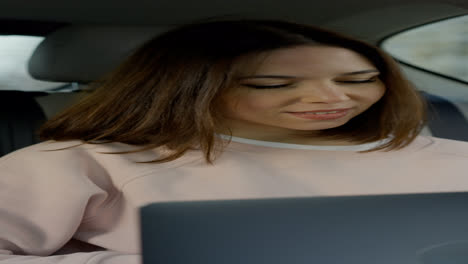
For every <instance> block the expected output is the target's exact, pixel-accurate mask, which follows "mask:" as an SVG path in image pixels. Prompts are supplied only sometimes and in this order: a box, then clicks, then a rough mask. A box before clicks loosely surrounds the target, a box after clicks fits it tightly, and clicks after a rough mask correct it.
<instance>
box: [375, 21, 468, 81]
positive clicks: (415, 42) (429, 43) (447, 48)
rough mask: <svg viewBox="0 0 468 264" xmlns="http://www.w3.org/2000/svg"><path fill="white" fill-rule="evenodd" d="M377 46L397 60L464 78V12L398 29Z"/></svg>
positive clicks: (467, 27) (467, 65)
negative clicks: (451, 16)
mask: <svg viewBox="0 0 468 264" xmlns="http://www.w3.org/2000/svg"><path fill="white" fill-rule="evenodd" d="M381 47H382V48H383V49H384V50H386V51H387V52H389V53H390V54H391V55H392V56H393V57H394V58H395V59H397V60H399V61H400V62H403V63H405V64H409V65H411V66H415V67H418V68H421V69H424V70H428V71H431V72H434V73H438V74H441V75H444V76H446V77H450V78H453V79H457V80H459V81H462V82H468V15H465V16H461V17H455V18H451V19H447V20H443V21H438V22H435V23H430V24H426V25H424V26H420V27H417V28H413V29H410V30H407V31H404V32H401V33H398V34H396V35H393V36H391V37H389V38H387V39H386V40H384V41H383V42H382V45H381Z"/></svg>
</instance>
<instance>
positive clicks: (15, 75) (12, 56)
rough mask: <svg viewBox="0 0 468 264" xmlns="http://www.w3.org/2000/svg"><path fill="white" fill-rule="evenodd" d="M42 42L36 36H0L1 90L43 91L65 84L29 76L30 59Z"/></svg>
mask: <svg viewBox="0 0 468 264" xmlns="http://www.w3.org/2000/svg"><path fill="white" fill-rule="evenodd" d="M42 40H43V37H36V36H16V35H7V36H0V57H1V58H2V59H1V60H0V90H17V91H43V90H48V89H53V88H55V87H58V86H61V85H63V84H64V83H58V82H44V81H38V80H35V79H33V78H32V77H31V76H30V75H29V73H28V71H27V65H28V60H29V57H30V56H31V55H32V53H33V51H34V49H35V48H36V46H37V45H39V43H40V42H41V41H42Z"/></svg>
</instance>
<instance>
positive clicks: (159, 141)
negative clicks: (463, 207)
mask: <svg viewBox="0 0 468 264" xmlns="http://www.w3.org/2000/svg"><path fill="white" fill-rule="evenodd" d="M95 85H96V86H97V89H96V90H95V91H94V92H93V93H92V94H90V95H89V96H88V97H87V98H85V99H83V100H81V101H80V102H78V103H76V104H75V105H73V106H72V107H70V108H69V109H67V110H65V111H63V112H62V113H61V114H59V115H57V116H56V117H55V118H52V119H51V120H49V121H48V122H47V123H46V124H45V125H44V126H43V127H42V128H41V130H40V136H41V138H42V139H43V140H45V142H43V143H40V144H36V145H33V146H30V147H27V148H23V149H21V150H18V151H16V152H13V153H11V154H9V155H7V156H5V157H3V158H2V159H1V160H0V169H1V170H0V171H1V177H0V179H1V185H0V186H2V187H3V188H2V192H1V199H0V210H1V211H2V213H1V214H0V249H1V251H0V252H2V254H3V255H0V260H1V259H5V260H7V261H8V260H11V261H12V263H13V262H14V263H106V264H109V263H139V262H140V255H139V253H140V250H141V246H140V241H139V232H140V230H139V224H138V223H139V219H138V208H139V207H141V206H143V205H146V204H148V203H152V202H157V201H179V200H209V199H240V198H265V197H291V196H327V195H358V194H383V193H407V192H440V191H457V190H467V189H468V180H466V179H465V178H463V177H462V176H463V175H462V173H461V172H463V171H466V169H467V166H466V165H465V164H466V158H467V157H468V144H466V143H464V142H457V141H452V140H446V139H438V138H431V137H423V136H419V135H418V134H419V132H420V131H421V129H422V128H423V126H424V125H425V123H426V110H425V108H426V104H425V102H424V100H423V99H422V98H421V96H420V95H419V93H418V92H417V91H416V90H415V89H414V88H413V87H412V86H411V85H410V84H409V82H408V81H407V80H406V79H405V78H404V77H403V76H402V74H401V73H400V71H399V69H398V66H397V64H396V63H395V62H394V61H393V60H392V58H391V57H390V56H388V55H387V54H386V53H384V52H383V51H381V50H380V49H379V48H377V47H374V46H371V45H369V44H366V43H364V42H361V41H358V40H355V39H352V38H349V37H346V36H342V35H341V34H337V33H333V32H329V31H327V30H323V29H319V28H315V27H312V26H308V25H302V24H297V23H293V22H288V21H277V20H247V19H244V20H241V19H239V20H218V21H216V20H214V21H203V22H198V23H192V24H188V25H185V26H181V27H178V28H176V29H173V30H171V31H169V32H166V33H165V34H162V35H160V36H158V37H156V38H154V39H153V40H151V41H149V42H148V43H146V44H145V45H143V46H142V47H141V48H140V49H139V50H137V51H136V52H135V53H134V54H133V55H132V56H131V57H130V58H128V60H127V61H126V62H124V63H123V64H122V65H121V66H120V67H119V68H117V69H116V70H115V71H114V72H112V73H111V74H109V75H108V76H106V77H105V78H103V79H102V80H100V81H98V82H96V84H95ZM72 253H74V254H72ZM33 256H34V257H33ZM7 263H8V262H7Z"/></svg>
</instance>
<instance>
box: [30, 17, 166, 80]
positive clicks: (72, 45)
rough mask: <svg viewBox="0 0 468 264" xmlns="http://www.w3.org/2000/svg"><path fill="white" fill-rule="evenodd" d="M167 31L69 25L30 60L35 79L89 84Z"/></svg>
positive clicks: (145, 28)
mask: <svg viewBox="0 0 468 264" xmlns="http://www.w3.org/2000/svg"><path fill="white" fill-rule="evenodd" d="M165 31H167V29H166V28H156V27H117V26H68V27H63V28H60V29H59V30H57V31H55V32H53V33H51V34H49V35H48V36H47V37H46V38H45V39H44V41H42V42H41V43H40V44H39V46H38V47H37V48H36V50H35V51H34V53H33V55H32V57H31V59H30V61H29V65H28V67H29V69H28V70H29V73H30V74H31V76H32V77H34V78H35V79H38V80H44V81H57V82H79V83H88V82H90V81H93V80H96V79H98V78H100V77H101V76H102V75H104V74H106V73H107V72H109V71H111V70H112V69H114V68H115V67H116V66H118V65H119V64H120V63H121V62H122V61H123V60H124V59H125V58H126V57H128V56H129V55H130V54H131V53H132V52H133V51H134V50H135V49H137V48H138V47H139V46H141V45H142V44H143V43H144V42H146V41H147V40H149V39H151V38H153V37H155V36H157V35H159V34H161V33H163V32H165Z"/></svg>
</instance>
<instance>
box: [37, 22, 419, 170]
mask: <svg viewBox="0 0 468 264" xmlns="http://www.w3.org/2000/svg"><path fill="white" fill-rule="evenodd" d="M317 44H320V45H330V46H339V47H344V48H347V49H350V50H353V51H355V52H357V53H359V54H361V55H363V56H365V57H367V58H368V59H369V60H370V61H371V62H372V63H373V64H374V65H375V67H376V68H377V69H378V70H379V71H380V72H381V75H380V78H381V80H382V81H383V83H384V84H385V86H386V91H385V94H384V95H383V97H382V98H381V99H380V100H379V101H378V102H376V103H375V104H373V105H372V106H371V107H370V108H369V109H367V110H366V111H365V112H363V113H361V114H360V115H359V116H356V117H354V118H353V119H352V120H350V121H349V122H347V123H346V124H344V125H342V126H340V127H336V128H331V129H326V130H322V131H319V134H318V136H319V137H322V138H325V139H338V140H339V139H346V140H348V141H350V142H355V143H361V144H363V143H368V142H374V141H377V140H381V139H386V138H388V137H389V136H391V140H390V141H387V143H385V144H383V145H380V146H377V147H375V148H373V149H370V150H366V151H361V153H364V152H370V151H377V150H384V151H390V150H396V149H401V148H403V147H405V146H407V145H409V144H410V143H411V142H412V141H413V140H414V139H415V138H416V137H417V136H418V134H419V132H420V131H421V130H422V129H423V127H424V125H425V124H426V122H427V116H426V115H427V112H426V107H427V105H426V102H425V100H424V98H423V97H422V96H421V95H420V93H419V92H418V91H417V90H416V89H414V87H413V86H412V85H411V84H410V82H409V81H408V80H407V79H405V77H404V76H403V74H402V73H401V71H400V69H399V66H398V64H397V63H396V62H395V61H394V60H393V59H392V57H391V56H389V55H388V54H387V53H385V52H384V51H382V50H381V49H379V48H378V47H375V46H373V45H370V44H367V43H365V42H363V41H360V40H357V39H354V38H352V37H348V36H344V35H342V34H339V33H336V32H332V31H329V30H325V29H321V28H317V27H315V26H310V25H306V24H299V23H295V22H291V21H285V20H258V19H227V20H223V19H215V20H207V21H199V22H193V23H190V24H186V25H183V26H179V27H177V28H175V29H172V30H170V31H168V32H166V33H164V34H162V35H159V36H157V37H155V38H154V39H152V40H150V41H148V42H147V43H145V44H144V45H143V46H142V47H141V48H139V49H138V50H136V51H135V52H134V53H133V55H131V56H130V57H129V58H128V59H127V60H126V61H125V62H124V63H122V64H121V65H120V66H119V67H117V68H116V69H115V70H114V71H113V72H111V73H110V74H108V75H106V76H105V77H103V78H102V79H101V80H99V81H96V82H95V83H94V84H93V85H94V86H95V87H96V89H95V90H94V91H93V92H92V93H90V94H89V95H88V96H86V97H84V98H83V99H82V100H80V101H78V102H77V103H76V104H74V105H72V106H71V107H69V108H67V109H66V110H65V111H63V112H61V113H60V114H58V115H57V116H55V117H53V118H52V119H50V120H49V121H47V122H46V123H45V124H44V125H43V126H42V127H41V128H40V129H39V136H40V138H41V139H42V140H55V141H67V140H81V141H82V142H84V143H83V144H85V143H88V144H102V143H111V142H121V143H126V144H130V145H137V146H143V148H141V149H138V150H135V151H128V152H116V153H109V154H123V153H133V152H139V151H145V150H149V149H152V148H157V147H165V148H167V149H169V150H171V151H172V153H171V154H169V155H166V156H164V157H163V158H161V159H155V160H152V161H146V162H142V163H163V162H168V161H172V160H175V159H177V158H179V157H181V156H182V155H184V154H185V153H186V152H187V151H188V150H191V149H195V148H194V146H197V148H198V149H201V150H202V151H203V153H204V157H205V160H206V162H207V163H209V164H211V165H212V164H213V161H214V159H213V158H212V154H213V153H216V152H217V151H216V150H218V149H219V148H217V146H222V145H223V144H222V143H223V142H222V140H221V139H220V138H218V137H216V134H215V131H216V128H217V127H219V126H220V125H221V123H222V120H223V117H222V116H221V112H222V111H219V110H218V109H221V107H223V105H222V103H221V100H220V98H221V96H222V95H223V94H224V93H225V92H226V91H228V89H229V88H230V87H233V86H235V84H236V82H237V79H236V77H237V76H236V74H237V73H238V72H239V70H240V69H241V68H242V67H245V65H246V64H245V63H246V62H248V61H251V60H252V59H254V58H258V57H261V54H265V52H269V51H273V50H277V49H283V48H291V47H295V46H302V45H317ZM243 69H244V68H243ZM231 136H232V134H231ZM220 150H222V148H221V149H220Z"/></svg>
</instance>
